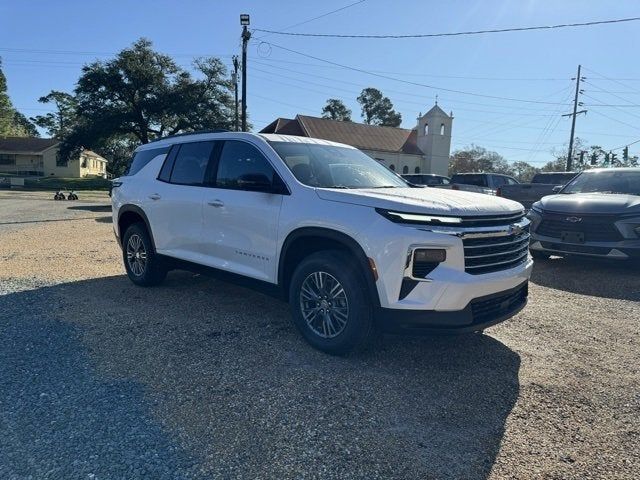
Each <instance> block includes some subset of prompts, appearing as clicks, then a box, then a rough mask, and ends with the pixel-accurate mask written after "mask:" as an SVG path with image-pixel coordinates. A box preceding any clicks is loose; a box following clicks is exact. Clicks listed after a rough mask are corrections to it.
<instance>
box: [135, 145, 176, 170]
mask: <svg viewBox="0 0 640 480" xmlns="http://www.w3.org/2000/svg"><path fill="white" fill-rule="evenodd" d="M168 151H169V147H168V146H167V147H161V148H152V149H149V150H140V151H139V152H136V153H134V154H133V159H132V160H131V166H130V167H129V171H128V172H127V175H128V176H131V175H135V174H136V173H138V172H139V171H140V170H142V169H143V168H144V167H145V166H146V165H147V164H148V163H149V162H150V161H151V160H153V159H154V158H156V157H157V156H158V155H164V154H165V153H167V152H168Z"/></svg>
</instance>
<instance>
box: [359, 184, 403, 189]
mask: <svg viewBox="0 0 640 480" xmlns="http://www.w3.org/2000/svg"><path fill="white" fill-rule="evenodd" d="M362 188H399V187H398V186H397V185H380V186H379V187H362Z"/></svg>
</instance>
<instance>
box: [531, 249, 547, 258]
mask: <svg viewBox="0 0 640 480" xmlns="http://www.w3.org/2000/svg"><path fill="white" fill-rule="evenodd" d="M529 253H531V256H532V257H533V259H534V260H549V258H550V257H551V254H550V253H547V252H541V251H540V250H529Z"/></svg>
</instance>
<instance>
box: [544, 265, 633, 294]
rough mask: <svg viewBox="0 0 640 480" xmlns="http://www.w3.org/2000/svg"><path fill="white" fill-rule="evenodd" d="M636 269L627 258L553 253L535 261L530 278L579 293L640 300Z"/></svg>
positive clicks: (557, 288)
mask: <svg viewBox="0 0 640 480" xmlns="http://www.w3.org/2000/svg"><path fill="white" fill-rule="evenodd" d="M639 270H640V267H638V265H637V264H636V265H634V264H633V263H632V262H629V261H614V260H606V259H599V258H590V257H566V258H559V257H552V258H551V259H549V260H538V261H536V262H535V264H534V267H533V273H532V275H531V281H532V282H533V283H535V284H537V285H541V286H544V287H548V288H553V289H556V290H564V291H567V292H571V293H577V294H580V295H591V296H596V297H603V298H615V299H620V300H633V301H640V275H638V271H639Z"/></svg>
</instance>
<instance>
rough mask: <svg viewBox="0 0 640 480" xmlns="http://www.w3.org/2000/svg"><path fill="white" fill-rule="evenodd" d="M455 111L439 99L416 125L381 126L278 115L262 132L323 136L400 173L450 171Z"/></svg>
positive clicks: (304, 116) (442, 173)
mask: <svg viewBox="0 0 640 480" xmlns="http://www.w3.org/2000/svg"><path fill="white" fill-rule="evenodd" d="M452 124H453V113H450V114H449V115H447V113H446V112H445V111H444V110H442V109H441V108H440V107H439V106H438V104H437V102H436V104H435V105H434V106H433V108H431V110H429V111H428V112H427V113H425V114H424V115H420V116H419V117H418V121H417V125H416V127H415V128H413V129H411V130H409V129H406V128H396V127H379V126H377V125H367V124H364V123H355V122H341V121H337V120H329V119H326V118H319V117H310V116H308V115H296V117H295V118H294V119H289V118H278V119H276V120H274V121H273V122H271V123H270V124H269V125H267V126H266V127H265V128H263V129H262V130H261V131H260V133H279V134H282V135H297V136H303V137H314V138H321V139H323V140H330V141H333V142H339V143H346V144H347V145H352V146H354V147H356V148H358V149H360V150H362V151H363V152H364V153H366V154H367V155H369V156H370V157H372V158H375V159H376V160H378V161H379V162H380V163H382V164H384V165H385V166H387V167H388V168H390V169H391V170H395V171H396V172H397V173H401V174H402V173H435V174H438V175H447V172H448V169H449V153H450V150H451V127H452Z"/></svg>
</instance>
